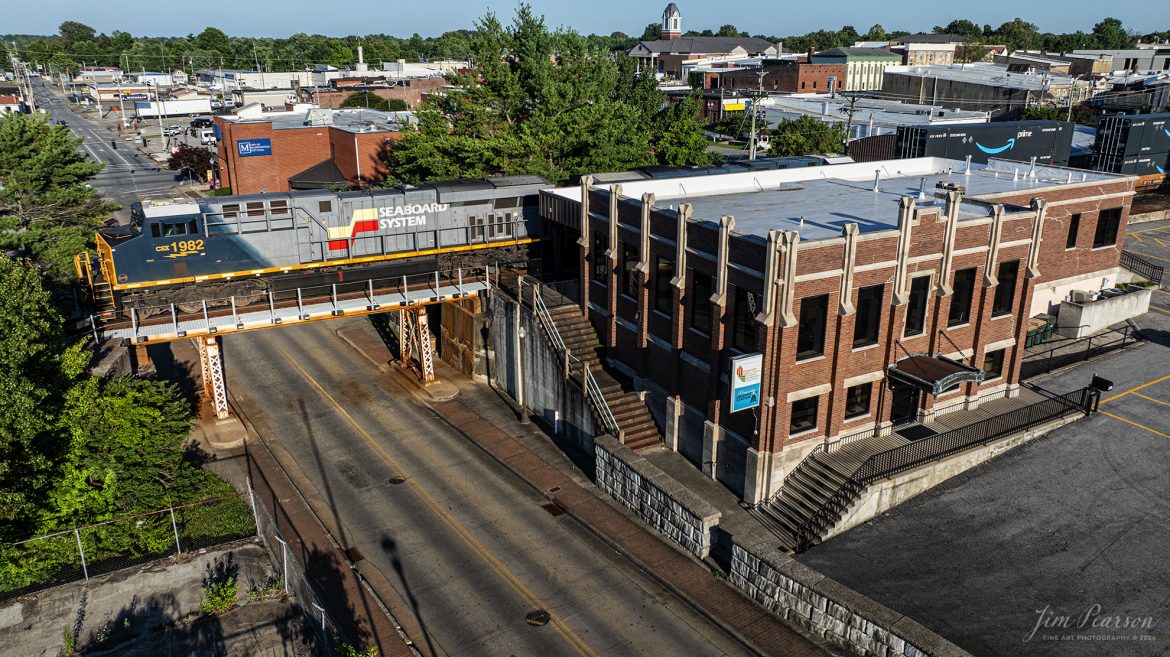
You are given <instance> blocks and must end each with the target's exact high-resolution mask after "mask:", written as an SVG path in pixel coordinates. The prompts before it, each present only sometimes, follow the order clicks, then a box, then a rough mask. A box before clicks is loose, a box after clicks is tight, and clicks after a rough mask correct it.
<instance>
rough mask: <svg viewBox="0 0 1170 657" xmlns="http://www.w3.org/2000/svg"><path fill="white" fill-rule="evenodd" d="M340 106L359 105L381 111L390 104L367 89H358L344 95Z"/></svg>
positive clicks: (386, 108)
mask: <svg viewBox="0 0 1170 657" xmlns="http://www.w3.org/2000/svg"><path fill="white" fill-rule="evenodd" d="M341 106H342V107H359V108H365V109H373V110H381V111H383V112H385V111H388V110H389V109H390V104H389V103H387V102H386V99H385V98H383V97H381V96H379V95H377V94H375V93H372V92H369V91H358V92H356V93H352V94H350V95H348V96H346V97H345V100H343V101H341Z"/></svg>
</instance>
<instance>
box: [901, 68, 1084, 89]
mask: <svg viewBox="0 0 1170 657" xmlns="http://www.w3.org/2000/svg"><path fill="white" fill-rule="evenodd" d="M883 70H884V72H885V74H886V75H890V74H898V75H909V76H912V77H922V78H940V79H943V80H951V81H955V82H969V83H973V84H985V85H989V86H995V87H1008V88H1011V89H1030V90H1032V91H1040V90H1043V89H1044V88H1045V87H1047V86H1048V85H1051V84H1072V83H1073V82H1075V81H1076V80H1075V79H1074V78H1073V77H1072V76H1069V75H1064V74H1063V73H1052V72H1044V73H1011V72H1008V68H1007V66H1005V65H1003V64H987V63H983V62H977V63H974V64H953V65H951V66H930V65H927V66H887V67H886V68H885V69H883Z"/></svg>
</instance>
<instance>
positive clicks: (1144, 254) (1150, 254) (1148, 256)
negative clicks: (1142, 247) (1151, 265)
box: [1134, 251, 1170, 262]
mask: <svg viewBox="0 0 1170 657" xmlns="http://www.w3.org/2000/svg"><path fill="white" fill-rule="evenodd" d="M1134 253H1136V254H1138V255H1140V256H1141V257H1143V258H1153V259H1154V260H1161V261H1162V262H1170V258H1163V257H1161V256H1156V255H1153V254H1152V253H1146V252H1145V251H1134Z"/></svg>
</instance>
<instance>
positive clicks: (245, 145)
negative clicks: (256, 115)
mask: <svg viewBox="0 0 1170 657" xmlns="http://www.w3.org/2000/svg"><path fill="white" fill-rule="evenodd" d="M236 152H237V153H239V154H240V157H253V156H256V155H272V140H271V139H241V140H239V141H237V142H236Z"/></svg>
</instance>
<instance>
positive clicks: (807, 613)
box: [728, 538, 971, 657]
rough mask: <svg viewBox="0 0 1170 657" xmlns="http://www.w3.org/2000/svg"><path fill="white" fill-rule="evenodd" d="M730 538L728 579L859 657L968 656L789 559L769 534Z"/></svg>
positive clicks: (791, 620) (776, 611)
mask: <svg viewBox="0 0 1170 657" xmlns="http://www.w3.org/2000/svg"><path fill="white" fill-rule="evenodd" d="M741 540H743V539H740V540H736V541H735V542H734V543H733V544H732V548H731V575H730V576H729V578H728V579H729V581H730V582H731V584H732V585H734V586H736V587H738V588H739V589H740V590H742V591H743V592H744V593H746V594H747V595H748V597H750V598H752V599H753V600H755V601H756V602H757V603H759V604H760V605H762V606H763V607H764V608H765V609H767V610H768V611H770V612H772V613H773V614H776V616H778V617H780V618H782V619H784V620H786V621H788V622H789V623H790V624H792V625H796V626H798V627H800V628H803V629H804V630H805V631H807V632H809V633H811V634H815V635H816V636H818V637H822V638H823V639H824V640H825V641H826V642H827V643H829V644H831V645H833V646H836V647H839V648H843V649H845V650H848V651H849V652H852V653H854V654H856V655H861V656H862V657H871V656H873V655H879V656H881V657H971V655H970V654H969V653H968V652H966V651H965V650H963V649H962V648H959V647H958V646H956V645H954V644H953V643H951V642H949V641H947V640H946V639H944V638H942V637H941V636H939V635H937V634H935V633H934V632H931V631H930V630H928V629H926V628H925V627H923V626H922V625H919V624H918V623H917V622H915V621H914V620H912V619H910V618H907V617H906V616H904V615H902V614H900V613H898V612H896V611H894V610H892V609H889V608H887V607H884V606H882V605H880V604H878V603H876V602H874V601H873V600H870V599H869V598H867V597H865V596H864V595H861V594H860V593H857V592H856V591H854V590H852V589H850V588H848V587H846V586H844V585H842V584H840V583H838V582H836V581H834V580H832V579H829V578H828V577H825V576H824V575H822V574H820V573H818V572H817V571H815V570H813V569H811V568H809V567H807V566H805V565H803V564H801V563H799V562H797V561H795V560H794V559H793V558H792V557H791V556H790V555H788V554H787V553H785V552H781V551H780V550H778V549H776V547H775V545H776V541H775V540H774V539H772V540H769V539H766V538H765V539H756V540H755V541H754V542H750V543H749V542H747V541H751V540H752V539H746V540H745V541H744V542H743V543H741Z"/></svg>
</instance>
